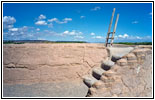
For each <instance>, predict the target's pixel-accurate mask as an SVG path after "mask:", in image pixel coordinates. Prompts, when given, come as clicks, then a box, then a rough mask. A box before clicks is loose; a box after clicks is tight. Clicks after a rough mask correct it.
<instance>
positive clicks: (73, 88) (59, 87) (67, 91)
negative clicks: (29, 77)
mask: <svg viewBox="0 0 155 100" xmlns="http://www.w3.org/2000/svg"><path fill="white" fill-rule="evenodd" d="M87 92H88V87H87V86H86V85H85V84H84V83H83V82H79V83H77V82H61V83H38V84H31V85H19V84H15V85H6V84H4V85H3V96H4V97H85V96H86V95H87Z"/></svg>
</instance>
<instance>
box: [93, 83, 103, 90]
mask: <svg viewBox="0 0 155 100" xmlns="http://www.w3.org/2000/svg"><path fill="white" fill-rule="evenodd" d="M92 87H94V88H96V89H100V88H103V87H105V85H104V83H103V82H102V81H97V82H95V83H94V84H93V85H92Z"/></svg>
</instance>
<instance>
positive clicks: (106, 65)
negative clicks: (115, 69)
mask: <svg viewBox="0 0 155 100" xmlns="http://www.w3.org/2000/svg"><path fill="white" fill-rule="evenodd" d="M114 64H115V63H114V62H113V61H111V60H107V61H104V62H103V64H102V65H101V67H102V68H103V69H104V70H109V69H110V68H111V67H112V66H113V65H114Z"/></svg>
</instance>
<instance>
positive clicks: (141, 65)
mask: <svg viewBox="0 0 155 100" xmlns="http://www.w3.org/2000/svg"><path fill="white" fill-rule="evenodd" d="M151 52H152V50H150V49H142V48H138V49H135V50H133V51H132V52H131V53H129V54H127V55H126V56H124V57H123V58H122V59H120V60H118V61H117V62H116V64H115V65H114V66H113V67H112V68H111V69H110V70H108V71H106V72H105V73H103V74H102V76H101V78H100V80H99V81H97V82H96V83H94V84H93V85H92V87H91V88H90V89H89V94H88V95H87V96H89V97H152V54H151ZM132 53H134V54H132ZM133 55H136V62H135V56H133ZM143 55H145V56H143ZM128 58H130V59H128ZM127 59H128V60H127ZM124 62H125V63H124ZM121 63H124V64H121Z"/></svg>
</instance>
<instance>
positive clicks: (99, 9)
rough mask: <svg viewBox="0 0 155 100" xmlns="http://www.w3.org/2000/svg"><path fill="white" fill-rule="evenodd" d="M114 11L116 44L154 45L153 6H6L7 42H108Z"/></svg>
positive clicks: (10, 4)
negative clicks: (142, 43) (116, 21)
mask: <svg viewBox="0 0 155 100" xmlns="http://www.w3.org/2000/svg"><path fill="white" fill-rule="evenodd" d="M113 8H116V11H115V15H114V20H113V24H112V28H111V32H112V31H113V27H114V24H115V23H114V22H115V20H116V15H117V14H118V13H119V20H118V24H117V28H116V33H115V39H114V42H151V41H152V4H151V3H3V40H50V41H86V42H105V38H106V36H107V32H108V27H109V24H110V19H111V15H112V11H113Z"/></svg>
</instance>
